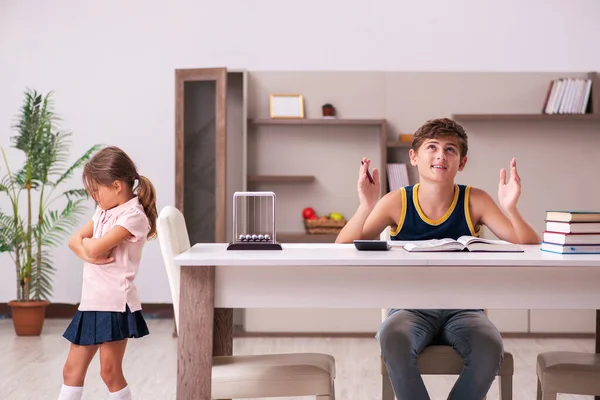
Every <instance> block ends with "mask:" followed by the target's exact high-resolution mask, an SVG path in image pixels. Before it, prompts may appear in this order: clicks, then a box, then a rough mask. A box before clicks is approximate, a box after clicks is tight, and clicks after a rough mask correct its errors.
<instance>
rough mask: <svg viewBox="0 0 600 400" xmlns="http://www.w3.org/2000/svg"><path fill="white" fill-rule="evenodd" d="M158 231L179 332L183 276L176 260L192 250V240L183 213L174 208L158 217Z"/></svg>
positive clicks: (166, 208)
mask: <svg viewBox="0 0 600 400" xmlns="http://www.w3.org/2000/svg"><path fill="white" fill-rule="evenodd" d="M156 231H157V233H158V241H159V242H160V251H161V253H162V256H163V261H164V264H165V268H166V270H167V277H168V279H169V287H170V289H171V299H172V301H173V312H174V314H175V327H176V328H177V331H178V332H179V282H180V276H181V274H180V268H179V266H178V265H176V264H175V261H174V260H175V257H176V256H178V255H179V254H181V253H183V252H184V251H186V250H188V249H189V248H190V238H189V236H188V231H187V227H186V225H185V219H184V217H183V214H182V213H181V211H179V210H178V209H177V208H175V207H173V206H166V207H164V208H163V209H162V210H161V211H160V214H159V215H158V219H157V221H156Z"/></svg>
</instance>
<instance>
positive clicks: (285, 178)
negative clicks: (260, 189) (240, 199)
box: [248, 175, 315, 183]
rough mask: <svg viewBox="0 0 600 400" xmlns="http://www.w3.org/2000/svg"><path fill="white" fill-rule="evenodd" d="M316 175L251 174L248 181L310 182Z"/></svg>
mask: <svg viewBox="0 0 600 400" xmlns="http://www.w3.org/2000/svg"><path fill="white" fill-rule="evenodd" d="M314 180H315V176H314V175H249V176H248V183H310V182H314Z"/></svg>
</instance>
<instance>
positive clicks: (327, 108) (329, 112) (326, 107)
mask: <svg viewBox="0 0 600 400" xmlns="http://www.w3.org/2000/svg"><path fill="white" fill-rule="evenodd" d="M322 109H323V116H324V117H335V107H334V106H333V105H332V104H329V103H327V104H323V107H322Z"/></svg>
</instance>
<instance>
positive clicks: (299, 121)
mask: <svg viewBox="0 0 600 400" xmlns="http://www.w3.org/2000/svg"><path fill="white" fill-rule="evenodd" d="M248 122H249V124H250V125H312V126H319V125H321V126H332V125H333V126H336V125H338V126H385V125H386V120H385V119H364V118H363V119H352V118H254V119H250V120H249V121H248Z"/></svg>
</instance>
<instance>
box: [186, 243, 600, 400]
mask: <svg viewBox="0 0 600 400" xmlns="http://www.w3.org/2000/svg"><path fill="white" fill-rule="evenodd" d="M282 246H283V250H282V251H227V250H226V249H227V244H225V243H206V244H197V245H195V246H193V247H192V248H191V249H190V250H188V251H186V252H184V253H182V254H181V255H179V256H178V257H176V259H175V262H176V263H177V264H178V265H180V266H181V300H180V301H181V303H180V311H179V315H180V319H179V346H178V366H177V368H178V378H177V379H178V382H177V399H178V400H188V399H190V400H191V399H194V400H196V399H206V400H210V385H211V365H212V356H213V355H215V356H216V355H230V354H231V351H232V323H233V321H232V309H233V308H447V309H455V308H484V309H494V308H496V309H597V310H598V309H600V255H598V254H596V255H559V254H551V253H545V252H542V251H540V250H539V246H523V248H524V249H525V252H524V253H468V252H460V253H456V252H453V253H450V252H444V253H409V252H407V251H405V250H403V249H401V248H398V247H395V248H393V249H392V250H390V251H385V252H380V251H375V252H373V251H370V252H360V251H357V250H356V249H355V248H354V246H353V245H342V244H283V245H282ZM597 314H598V312H597ZM599 323H600V321H597V329H596V351H597V352H600V343H599V332H598V331H599V328H598V324H599ZM213 335H214V336H213Z"/></svg>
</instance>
